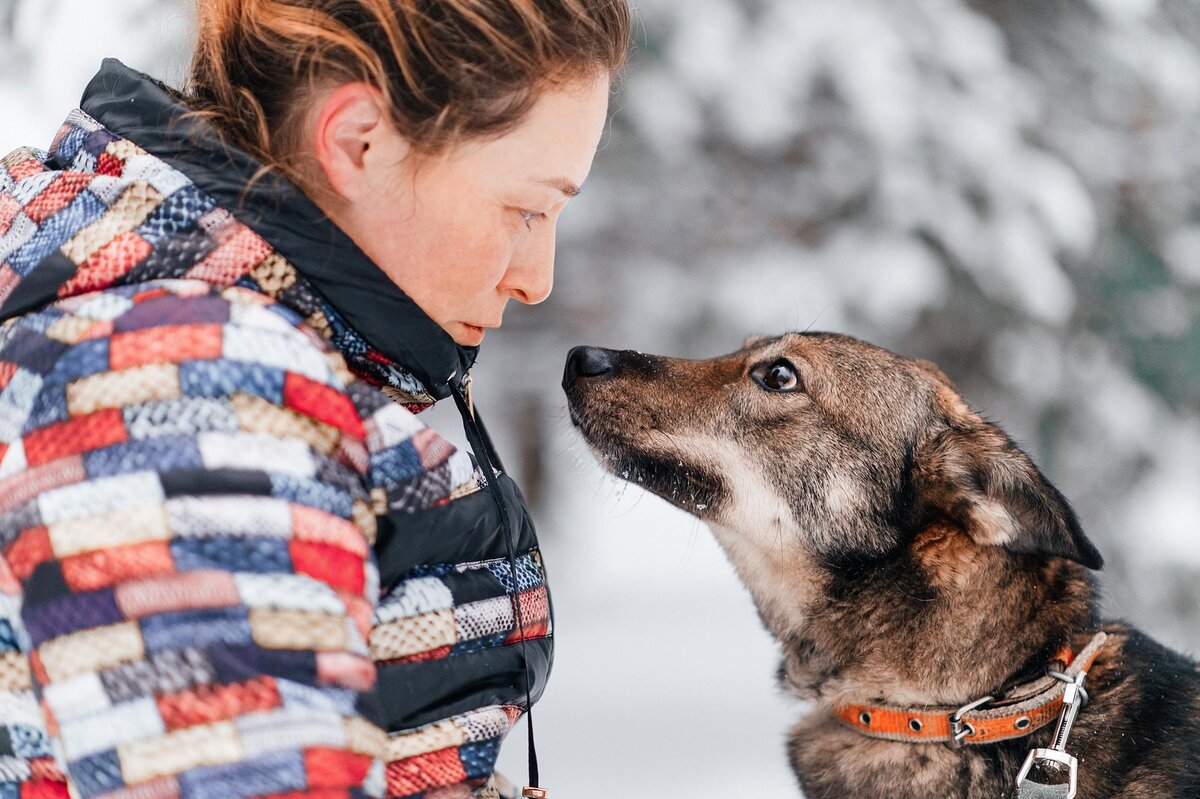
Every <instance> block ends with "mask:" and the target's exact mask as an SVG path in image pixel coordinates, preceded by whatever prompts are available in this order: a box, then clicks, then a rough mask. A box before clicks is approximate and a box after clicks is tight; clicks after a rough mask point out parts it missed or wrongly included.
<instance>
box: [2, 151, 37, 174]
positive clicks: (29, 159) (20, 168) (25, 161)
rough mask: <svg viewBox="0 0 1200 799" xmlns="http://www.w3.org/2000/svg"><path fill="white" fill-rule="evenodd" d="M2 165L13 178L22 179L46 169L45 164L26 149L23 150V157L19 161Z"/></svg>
mask: <svg viewBox="0 0 1200 799" xmlns="http://www.w3.org/2000/svg"><path fill="white" fill-rule="evenodd" d="M4 167H5V168H6V169H7V170H8V174H9V175H10V176H11V177H12V179H13V180H24V179H25V178H28V177H32V176H33V175H38V174H41V173H42V172H45V171H46V165H45V164H43V163H42V162H41V161H39V160H37V159H36V158H34V157H33V156H32V155H30V154H29V151H28V150H26V151H25V154H24V157H23V158H22V159H21V160H20V161H17V162H16V163H13V164H5V165H4Z"/></svg>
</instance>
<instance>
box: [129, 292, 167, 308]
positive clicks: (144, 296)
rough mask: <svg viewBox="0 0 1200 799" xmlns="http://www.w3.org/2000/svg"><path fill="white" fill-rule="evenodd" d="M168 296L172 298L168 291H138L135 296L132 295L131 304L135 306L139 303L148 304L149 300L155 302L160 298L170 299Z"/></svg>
mask: <svg viewBox="0 0 1200 799" xmlns="http://www.w3.org/2000/svg"><path fill="white" fill-rule="evenodd" d="M170 296H172V295H171V292H170V290H169V289H164V288H155V289H146V290H145V291H139V292H138V293H137V294H134V295H133V304H134V305H136V304H138V303H139V302H149V301H150V300H157V299H158V298H160V297H170Z"/></svg>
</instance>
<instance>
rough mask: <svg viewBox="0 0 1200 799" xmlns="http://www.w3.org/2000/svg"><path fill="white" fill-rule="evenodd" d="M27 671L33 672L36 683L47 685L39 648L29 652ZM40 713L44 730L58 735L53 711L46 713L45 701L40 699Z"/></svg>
mask: <svg viewBox="0 0 1200 799" xmlns="http://www.w3.org/2000/svg"><path fill="white" fill-rule="evenodd" d="M29 671H30V672H32V673H33V679H35V680H37V681H38V685H49V684H50V675H49V674H47V673H46V667H45V666H43V665H42V653H41V651H40V650H37V649H35V650H33V651H32V652H30V653H29ZM42 711H43V712H42V715H44V716H45V718H46V732H48V733H50V734H51V735H58V719H57V718H56V717H55V715H54V714H53V713H46V712H45V711H46V701H45V700H44V699H43V700H42Z"/></svg>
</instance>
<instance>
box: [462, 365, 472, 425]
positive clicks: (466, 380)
mask: <svg viewBox="0 0 1200 799" xmlns="http://www.w3.org/2000/svg"><path fill="white" fill-rule="evenodd" d="M471 383H472V381H471V373H470V372H467V373H466V374H465V375H463V379H462V390H463V398H464V399H466V401H467V413H469V414H471V420H472V421H474V420H475V396H474V393H473V392H472V391H471Z"/></svg>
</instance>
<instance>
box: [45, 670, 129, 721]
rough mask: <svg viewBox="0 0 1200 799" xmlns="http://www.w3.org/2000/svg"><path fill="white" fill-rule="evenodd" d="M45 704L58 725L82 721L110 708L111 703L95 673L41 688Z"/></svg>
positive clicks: (98, 676)
mask: <svg viewBox="0 0 1200 799" xmlns="http://www.w3.org/2000/svg"><path fill="white" fill-rule="evenodd" d="M42 695H43V696H44V698H45V700H46V704H48V705H49V706H50V709H51V710H53V711H54V717H55V718H56V719H58V722H59V724H62V723H64V722H71V721H75V720H77V719H83V718H85V717H87V716H91V715H93V714H96V713H103V712H105V711H107V710H110V709H111V708H112V702H111V701H110V700H109V698H108V694H107V693H105V691H104V685H103V683H101V682H100V675H98V674H97V673H96V672H94V671H92V672H88V673H87V674H80V675H79V676H78V677H72V678H71V679H69V680H63V681H62V682H55V683H50V684H49V685H46V686H45V687H43V688H42Z"/></svg>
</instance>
